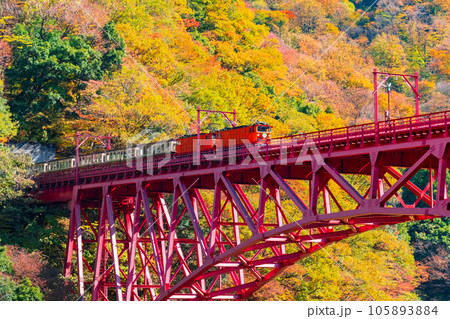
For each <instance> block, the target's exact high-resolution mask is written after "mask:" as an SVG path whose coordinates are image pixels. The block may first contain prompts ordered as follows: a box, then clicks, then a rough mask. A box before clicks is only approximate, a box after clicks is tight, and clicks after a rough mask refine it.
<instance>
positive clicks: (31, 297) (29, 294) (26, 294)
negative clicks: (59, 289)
mask: <svg viewBox="0 0 450 319" xmlns="http://www.w3.org/2000/svg"><path fill="white" fill-rule="evenodd" d="M14 292H15V295H16V296H15V298H14V300H17V301H40V300H42V298H43V295H42V293H41V290H40V289H39V287H36V286H33V285H32V284H31V280H30V279H29V278H25V279H23V280H22V281H21V282H20V284H19V285H18V286H17V288H16V289H15V291H14Z"/></svg>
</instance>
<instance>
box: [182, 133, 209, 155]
mask: <svg viewBox="0 0 450 319" xmlns="http://www.w3.org/2000/svg"><path fill="white" fill-rule="evenodd" d="M200 139H201V140H207V141H210V142H209V143H208V144H207V145H200V150H201V151H205V150H209V149H212V148H214V146H215V145H216V139H217V133H216V132H213V133H201V134H200ZM196 143H197V134H193V135H187V136H183V137H182V138H180V139H179V144H178V145H177V153H178V154H182V153H192V152H193V151H194V147H195V146H194V145H196ZM202 144H204V142H202Z"/></svg>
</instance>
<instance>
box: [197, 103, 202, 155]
mask: <svg viewBox="0 0 450 319" xmlns="http://www.w3.org/2000/svg"><path fill="white" fill-rule="evenodd" d="M200 112H201V110H200V106H199V107H198V108H197V155H196V156H197V159H198V161H200V125H201V123H200Z"/></svg>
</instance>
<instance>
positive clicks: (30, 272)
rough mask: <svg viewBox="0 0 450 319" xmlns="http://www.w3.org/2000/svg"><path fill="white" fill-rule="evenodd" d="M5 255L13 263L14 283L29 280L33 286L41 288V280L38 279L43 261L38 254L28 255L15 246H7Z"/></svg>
mask: <svg viewBox="0 0 450 319" xmlns="http://www.w3.org/2000/svg"><path fill="white" fill-rule="evenodd" d="M7 254H8V257H9V259H10V260H11V261H12V262H13V269H14V278H13V279H14V281H16V282H20V281H21V280H22V279H24V278H30V280H31V282H32V284H33V285H36V286H40V287H42V286H43V284H44V281H43V279H42V278H41V277H40V274H41V272H42V269H43V267H44V265H45V261H44V259H43V257H42V255H41V253H40V252H36V251H35V252H32V253H29V252H27V251H26V250H25V249H23V248H21V247H17V246H7Z"/></svg>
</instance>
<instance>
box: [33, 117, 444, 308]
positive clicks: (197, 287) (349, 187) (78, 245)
mask: <svg viewBox="0 0 450 319" xmlns="http://www.w3.org/2000/svg"><path fill="white" fill-rule="evenodd" d="M449 115H450V113H447V112H441V113H434V114H425V115H420V116H416V117H411V118H404V119H398V120H392V121H388V122H382V123H378V124H364V125H359V126H352V127H346V128H340V129H333V130H328V131H320V132H314V133H308V134H301V135H296V136H289V137H283V138H277V139H272V140H271V141H270V143H267V144H264V145H257V146H250V147H242V148H236V149H229V150H223V152H222V154H217V153H216V154H215V155H214V154H212V153H207V152H203V153H202V154H201V157H200V159H198V158H197V159H195V156H194V155H192V156H191V155H189V156H173V157H172V158H171V159H170V160H169V161H167V160H165V164H164V165H160V164H161V163H160V162H158V161H157V160H154V161H149V160H147V159H144V160H143V161H142V162H140V163H137V162H136V161H134V162H132V163H128V165H127V163H125V162H116V163H110V164H99V165H93V166H90V167H84V168H82V169H80V171H79V183H78V184H77V185H75V172H74V171H71V170H66V171H62V172H54V173H46V174H41V175H40V176H38V177H37V178H36V182H37V185H38V188H39V196H40V198H42V199H43V200H44V201H47V202H68V203H69V207H70V210H71V214H70V225H69V234H68V242H67V257H66V262H65V275H66V276H68V275H70V273H71V271H75V269H76V272H77V274H78V289H79V293H80V296H83V297H86V298H88V297H89V298H92V299H93V300H169V299H189V300H227V299H233V300H244V299H246V298H248V297H249V296H251V295H252V293H254V292H255V291H256V290H258V289H259V288H260V287H262V286H263V285H264V284H266V283H267V282H268V281H269V280H271V279H272V278H274V277H275V276H276V275H277V274H279V273H280V272H281V271H282V270H283V269H285V268H286V267H288V266H289V265H292V264H294V263H295V262H297V261H298V260H301V259H302V258H305V257H307V256H309V255H310V254H312V253H314V252H316V251H317V250H319V249H321V248H323V247H325V246H327V245H329V244H331V243H333V242H337V241H339V240H342V239H344V238H347V237H349V236H354V235H357V234H359V233H362V232H365V231H368V230H371V229H374V228H377V227H380V226H383V225H393V224H397V223H401V222H406V221H412V220H423V219H433V218H436V217H444V216H450V213H449V203H450V200H449V198H448V197H447V185H446V174H447V169H448V166H449V163H448V149H449V147H448V144H449V141H450V139H449V136H448V132H449V125H450V119H449ZM421 169H426V170H427V171H428V172H429V182H428V184H427V186H426V187H424V188H419V187H417V186H416V185H415V184H414V183H412V182H411V178H412V177H413V176H414V175H415V174H416V173H417V172H418V171H419V170H421ZM355 181H358V182H357V183H356V182H355ZM405 189H408V190H409V191H410V192H412V194H414V195H415V196H416V200H415V202H414V203H405V202H404V201H403V200H402V197H401V196H400V195H401V191H403V190H405ZM338 195H339V196H338ZM419 203H421V204H420V205H419ZM92 251H96V254H95V256H93V255H92V254H91V253H89V252H92ZM72 260H73V261H74V262H73V263H74V264H76V267H74V269H72V267H73V265H72V264H73V263H72Z"/></svg>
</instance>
